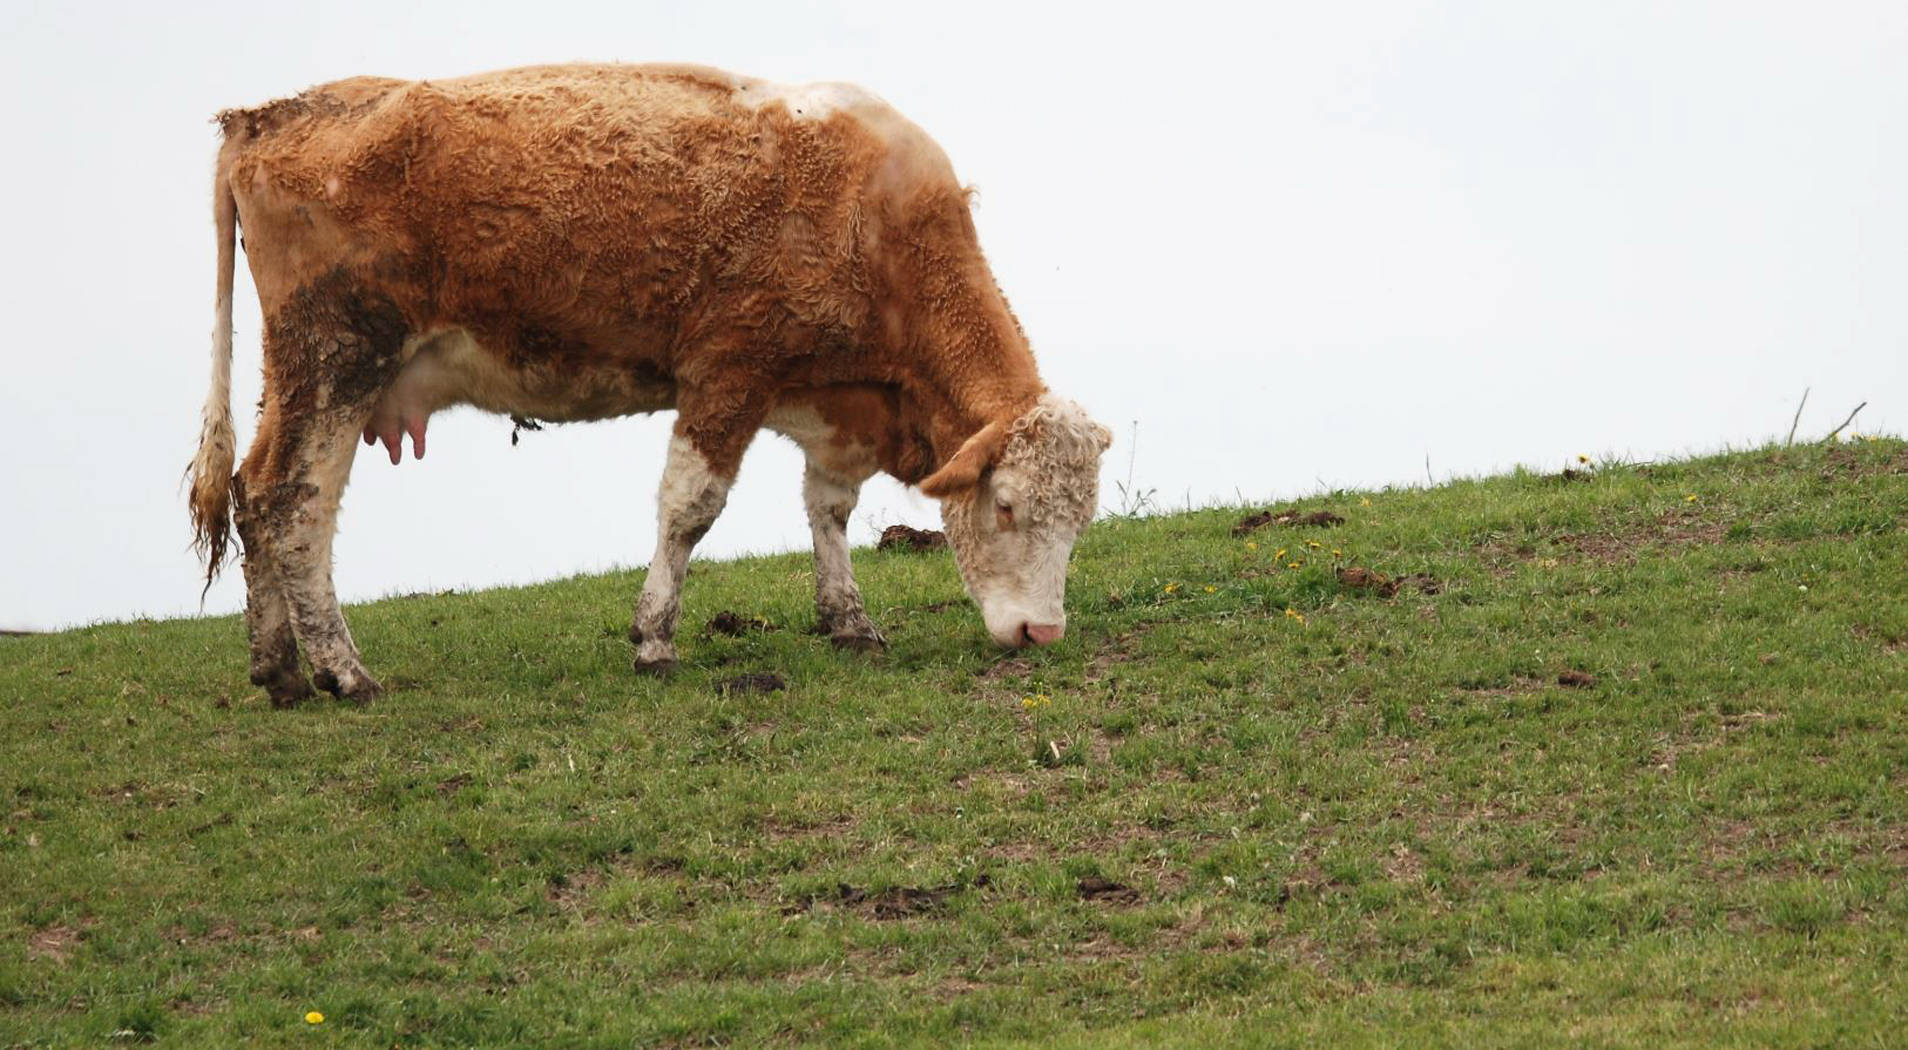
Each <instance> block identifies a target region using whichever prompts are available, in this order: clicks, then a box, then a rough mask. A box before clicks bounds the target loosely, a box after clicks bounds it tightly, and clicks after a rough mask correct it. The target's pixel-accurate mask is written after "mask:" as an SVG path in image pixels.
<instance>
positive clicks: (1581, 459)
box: [1577, 452, 1590, 463]
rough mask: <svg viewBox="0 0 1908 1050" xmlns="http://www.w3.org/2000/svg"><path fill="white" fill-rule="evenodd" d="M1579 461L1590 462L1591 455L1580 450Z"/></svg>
mask: <svg viewBox="0 0 1908 1050" xmlns="http://www.w3.org/2000/svg"><path fill="white" fill-rule="evenodd" d="M1577 462H1579V463H1588V462H1590V457H1589V456H1586V455H1584V454H1583V453H1581V452H1579V453H1577Z"/></svg>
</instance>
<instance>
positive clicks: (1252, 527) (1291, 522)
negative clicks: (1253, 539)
mask: <svg viewBox="0 0 1908 1050" xmlns="http://www.w3.org/2000/svg"><path fill="white" fill-rule="evenodd" d="M1343 524H1345V519H1344V518H1341V517H1339V516H1338V515H1336V514H1333V513H1332V512H1331V511H1329V510H1315V511H1309V512H1308V511H1303V510H1299V509H1297V508H1293V509H1292V510H1283V511H1273V510H1262V511H1260V512H1259V513H1257V514H1248V515H1246V516H1245V517H1243V518H1240V519H1239V523H1238V524H1237V525H1234V526H1233V527H1232V534H1233V535H1234V536H1244V535H1245V534H1246V533H1248V532H1255V531H1257V530H1259V529H1262V528H1265V527H1266V526H1267V525H1283V526H1285V527H1286V528H1295V529H1296V528H1330V527H1332V526H1334V525H1343Z"/></svg>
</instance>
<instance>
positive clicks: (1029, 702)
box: [1020, 693, 1053, 711]
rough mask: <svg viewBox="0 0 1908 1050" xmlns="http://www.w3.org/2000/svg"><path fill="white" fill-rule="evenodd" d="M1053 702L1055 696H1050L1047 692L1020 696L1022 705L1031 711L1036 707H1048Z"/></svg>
mask: <svg viewBox="0 0 1908 1050" xmlns="http://www.w3.org/2000/svg"><path fill="white" fill-rule="evenodd" d="M1052 703H1053V697H1050V696H1048V695H1047V694H1045V693H1035V694H1033V695H1032V696H1023V697H1021V698H1020V706H1022V707H1024V708H1026V709H1027V710H1029V711H1031V710H1033V709H1034V708H1036V707H1046V706H1048V705H1050V704H1052Z"/></svg>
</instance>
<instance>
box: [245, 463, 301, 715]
mask: <svg viewBox="0 0 1908 1050" xmlns="http://www.w3.org/2000/svg"><path fill="white" fill-rule="evenodd" d="M268 444H269V442H261V445H268ZM255 447H256V446H255ZM258 458H259V457H258V456H257V455H256V454H255V455H253V456H248V457H247V458H246V464H247V466H248V467H250V466H251V465H252V464H253V463H254V460H256V459H258ZM251 473H252V474H253V475H256V474H257V471H256V469H254V470H252V471H251ZM246 475H247V470H246V469H245V468H241V469H240V472H239V476H238V478H237V479H236V480H235V482H234V484H233V486H232V487H233V490H234V492H233V495H234V496H235V497H236V499H235V500H234V505H233V508H232V518H233V523H234V524H235V525H237V526H238V534H239V542H240V543H241V544H242V545H243V548H244V557H243V563H244V567H245V628H246V631H247V633H248V634H249V635H250V636H251V642H252V673H251V678H252V684H253V685H256V686H262V687H264V689H265V692H266V694H267V695H268V696H270V697H271V700H272V706H273V707H290V706H292V705H293V704H296V703H298V702H299V701H300V700H306V699H309V698H310V697H311V696H312V688H311V682H310V681H309V680H308V679H306V677H305V672H304V670H303V669H302V668H300V667H299V666H298V641H297V638H296V637H295V636H294V635H293V633H292V623H291V606H290V604H289V603H287V602H286V600H285V583H284V576H283V574H282V573H281V572H280V571H279V568H278V563H277V560H276V558H275V557H274V547H275V543H274V541H275V540H276V538H277V537H276V536H275V535H274V533H273V530H272V528H271V525H270V522H269V521H268V520H267V519H266V518H265V517H263V516H262V515H260V514H258V513H256V512H254V511H253V510H252V509H251V504H250V503H248V501H247V500H246V485H245V480H244V479H245V477H246Z"/></svg>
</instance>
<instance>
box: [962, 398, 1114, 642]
mask: <svg viewBox="0 0 1908 1050" xmlns="http://www.w3.org/2000/svg"><path fill="white" fill-rule="evenodd" d="M1008 435H1009V436H1008V439H1007V443H1006V444H1005V446H1003V448H1002V450H1001V453H1000V458H999V459H998V460H997V461H996V462H995V463H994V464H993V469H992V470H990V471H989V472H988V473H987V474H986V475H985V476H984V477H983V478H982V479H981V481H980V483H979V484H977V485H975V486H974V487H972V488H970V489H967V490H964V491H962V492H958V493H954V494H950V495H949V496H948V497H947V498H945V499H944V500H942V503H941V518H942V521H943V522H944V523H945V524H946V526H947V538H948V543H949V545H950V546H952V547H953V548H954V560H955V563H956V564H957V565H958V566H959V567H960V570H961V582H962V583H963V584H964V585H965V586H966V587H967V593H968V594H969V595H970V596H971V597H972V598H973V599H974V602H975V604H977V605H979V606H980V609H981V618H982V619H983V620H985V621H986V623H987V633H988V634H990V635H992V636H993V638H994V640H995V641H996V642H999V643H1000V644H1001V645H1006V646H1021V645H1025V644H1027V643H1028V642H1029V641H1030V640H1033V639H1030V637H1029V633H1030V632H1037V633H1040V634H1044V635H1046V636H1047V637H1048V638H1049V639H1051V638H1053V637H1058V635H1059V634H1060V633H1062V632H1064V631H1065V629H1066V623H1067V614H1066V589H1067V559H1068V556H1069V555H1071V553H1072V551H1073V544H1074V541H1075V540H1077V539H1078V538H1079V536H1080V533H1081V531H1082V530H1084V529H1085V528H1086V527H1087V523H1088V522H1090V521H1092V520H1093V513H1094V511H1095V509H1096V508H1097V507H1098V503H1099V474H1100V454H1101V453H1102V452H1104V451H1105V450H1106V447H1107V443H1108V442H1109V441H1110V440H1111V434H1109V433H1108V432H1107V430H1106V428H1105V427H1102V426H1101V425H1099V424H1098V423H1095V422H1094V421H1093V420H1092V419H1091V418H1090V417H1088V416H1087V414H1086V411H1085V410H1084V409H1082V408H1081V407H1080V406H1079V405H1077V404H1075V403H1073V402H1071V401H1067V400H1065V399H1062V398H1058V397H1055V396H1054V395H1052V394H1047V395H1044V396H1042V397H1041V398H1040V400H1039V401H1038V402H1036V403H1035V405H1034V407H1033V408H1032V409H1030V410H1029V411H1028V412H1027V413H1026V414H1024V415H1022V416H1021V417H1020V418H1018V419H1016V420H1014V421H1013V423H1012V425H1011V426H1010V427H1009V428H1008ZM1003 507H1004V508H1006V509H1007V510H1008V511H1009V512H1010V515H1011V524H1003V516H1002V514H1001V508H1003Z"/></svg>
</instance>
